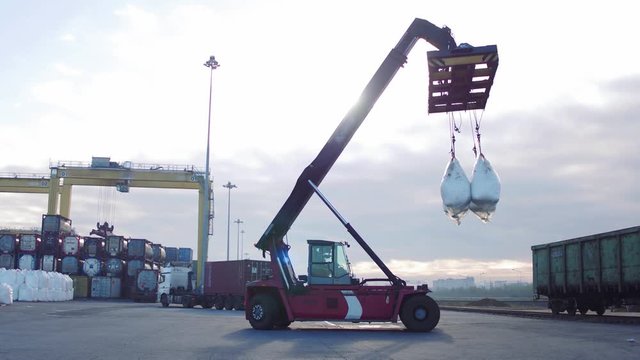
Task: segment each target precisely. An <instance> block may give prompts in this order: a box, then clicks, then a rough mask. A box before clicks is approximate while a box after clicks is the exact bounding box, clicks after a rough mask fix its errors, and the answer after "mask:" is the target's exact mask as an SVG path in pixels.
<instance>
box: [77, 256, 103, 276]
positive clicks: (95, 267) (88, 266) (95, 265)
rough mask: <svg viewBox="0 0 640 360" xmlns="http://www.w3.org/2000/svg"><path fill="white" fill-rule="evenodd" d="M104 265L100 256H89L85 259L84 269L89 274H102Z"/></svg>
mask: <svg viewBox="0 0 640 360" xmlns="http://www.w3.org/2000/svg"><path fill="white" fill-rule="evenodd" d="M103 268H104V265H103V263H102V260H100V259H98V258H87V259H84V264H83V265H82V271H83V272H84V273H85V275H87V276H91V277H93V276H100V275H102V270H103Z"/></svg>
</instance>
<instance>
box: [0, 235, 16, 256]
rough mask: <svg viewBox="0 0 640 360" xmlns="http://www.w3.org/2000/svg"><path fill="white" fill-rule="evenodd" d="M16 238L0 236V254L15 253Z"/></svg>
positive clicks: (14, 236) (13, 236)
mask: <svg viewBox="0 0 640 360" xmlns="http://www.w3.org/2000/svg"><path fill="white" fill-rule="evenodd" d="M17 244H18V236H17V235H15V234H0V254H13V253H15V252H16V248H17Z"/></svg>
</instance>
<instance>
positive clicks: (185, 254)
mask: <svg viewBox="0 0 640 360" xmlns="http://www.w3.org/2000/svg"><path fill="white" fill-rule="evenodd" d="M178 261H179V262H185V263H191V262H192V261H193V249H192V248H179V249H178Z"/></svg>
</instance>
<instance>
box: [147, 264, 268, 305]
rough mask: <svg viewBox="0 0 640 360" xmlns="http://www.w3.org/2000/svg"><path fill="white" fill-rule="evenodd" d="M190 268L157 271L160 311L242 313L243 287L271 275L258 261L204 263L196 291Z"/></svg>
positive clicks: (266, 265)
mask: <svg viewBox="0 0 640 360" xmlns="http://www.w3.org/2000/svg"><path fill="white" fill-rule="evenodd" d="M194 274H195V272H194V271H193V269H192V267H191V266H169V267H165V268H163V269H162V271H161V277H160V278H161V280H160V281H161V282H160V288H159V291H158V300H159V301H160V303H161V304H162V306H163V307H168V306H169V305H170V304H181V305H182V306H183V307H188V308H192V307H194V306H200V307H202V308H204V309H210V308H212V307H215V308H216V309H217V310H222V309H226V310H244V296H245V293H244V290H245V287H246V285H247V283H249V282H251V281H255V280H259V279H262V278H266V277H268V276H270V275H271V263H270V262H268V261H261V260H249V259H244V260H229V261H208V262H206V263H205V273H204V276H203V279H204V287H203V288H202V289H198V288H196V284H195V280H196V277H195V275H194Z"/></svg>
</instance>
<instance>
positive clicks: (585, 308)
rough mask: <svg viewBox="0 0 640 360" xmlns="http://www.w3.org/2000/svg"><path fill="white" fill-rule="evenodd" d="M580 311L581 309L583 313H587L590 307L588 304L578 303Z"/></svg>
mask: <svg viewBox="0 0 640 360" xmlns="http://www.w3.org/2000/svg"><path fill="white" fill-rule="evenodd" d="M578 311H580V314H581V315H586V314H587V311H589V307H588V306H587V305H578Z"/></svg>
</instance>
